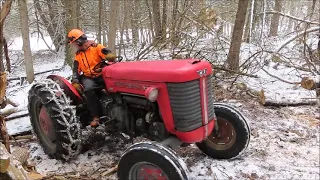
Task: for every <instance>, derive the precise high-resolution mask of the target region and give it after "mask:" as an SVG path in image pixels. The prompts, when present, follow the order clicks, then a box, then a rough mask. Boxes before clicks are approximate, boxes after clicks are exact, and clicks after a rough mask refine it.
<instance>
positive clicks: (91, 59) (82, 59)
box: [74, 43, 106, 77]
mask: <svg viewBox="0 0 320 180" xmlns="http://www.w3.org/2000/svg"><path fill="white" fill-rule="evenodd" d="M103 48H105V47H104V46H103V45H102V44H96V43H92V44H91V45H90V46H89V47H88V49H87V50H85V51H77V52H76V55H75V58H74V60H75V61H77V62H78V63H79V66H78V73H80V72H83V75H85V76H88V77H97V76H99V75H101V72H95V71H94V70H93V68H94V67H95V66H96V65H97V64H99V63H100V62H101V61H102V60H103V59H105V58H106V55H105V54H103V53H102V51H101V50H102V49H103Z"/></svg>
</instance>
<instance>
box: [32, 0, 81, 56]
mask: <svg viewBox="0 0 320 180" xmlns="http://www.w3.org/2000/svg"><path fill="white" fill-rule="evenodd" d="M33 2H34V6H35V9H36V11H35V12H36V13H37V14H38V15H39V17H40V19H39V20H41V21H40V24H41V27H43V28H45V30H46V31H47V32H48V34H49V36H50V38H51V39H52V42H53V45H54V46H55V50H56V51H59V50H60V47H61V45H63V44H64V43H63V41H64V39H65V38H64V37H65V36H64V26H61V25H62V24H64V22H61V21H63V20H64V17H63V16H62V12H60V11H61V9H62V6H61V5H60V3H59V1H58V0H46V1H39V0H33ZM62 2H63V1H62ZM71 2H72V4H74V2H76V3H78V1H71ZM38 23H39V22H38Z"/></svg>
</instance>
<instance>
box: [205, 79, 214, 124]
mask: <svg viewBox="0 0 320 180" xmlns="http://www.w3.org/2000/svg"><path fill="white" fill-rule="evenodd" d="M211 77H212V76H208V77H207V79H206V81H207V95H208V120H209V122H210V121H211V120H212V119H213V118H214V116H215V114H214V107H213V87H212V80H211Z"/></svg>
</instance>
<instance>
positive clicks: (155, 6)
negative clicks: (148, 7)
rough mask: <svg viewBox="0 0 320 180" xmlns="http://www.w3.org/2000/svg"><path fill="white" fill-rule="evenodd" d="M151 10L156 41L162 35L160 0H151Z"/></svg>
mask: <svg viewBox="0 0 320 180" xmlns="http://www.w3.org/2000/svg"><path fill="white" fill-rule="evenodd" d="M152 12H153V22H154V25H155V39H154V40H155V41H157V40H159V39H160V38H161V36H162V25H161V15H160V1H159V0H152Z"/></svg>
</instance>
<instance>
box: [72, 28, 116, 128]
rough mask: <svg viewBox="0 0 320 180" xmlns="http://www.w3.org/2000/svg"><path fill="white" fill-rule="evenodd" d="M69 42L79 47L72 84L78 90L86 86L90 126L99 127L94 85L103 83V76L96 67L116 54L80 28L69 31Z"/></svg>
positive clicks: (98, 109) (99, 115)
mask: <svg viewBox="0 0 320 180" xmlns="http://www.w3.org/2000/svg"><path fill="white" fill-rule="evenodd" d="M68 42H69V44H72V45H74V46H75V47H76V48H77V52H76V54H75V57H74V61H73V70H72V80H71V82H72V85H73V86H74V87H75V88H76V89H77V90H78V91H79V90H80V89H81V88H80V84H81V85H82V86H83V87H84V94H85V96H86V99H87V106H88V109H89V112H90V114H91V116H92V117H93V119H92V121H91V123H90V126H91V127H97V126H99V123H100V117H101V110H100V106H99V103H98V97H97V95H96V92H95V89H94V87H97V86H99V85H100V84H101V83H103V78H102V74H101V73H102V72H101V69H100V71H96V69H95V68H96V67H97V65H98V64H99V63H101V62H102V61H104V60H107V61H109V62H112V61H115V59H116V56H115V55H114V54H113V53H111V51H110V50H109V49H107V48H106V47H104V46H103V45H102V44H97V43H95V42H94V41H91V40H88V39H87V36H86V35H85V34H84V33H83V32H82V31H81V30H79V29H72V30H71V31H69V33H68ZM100 68H101V67H100Z"/></svg>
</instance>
